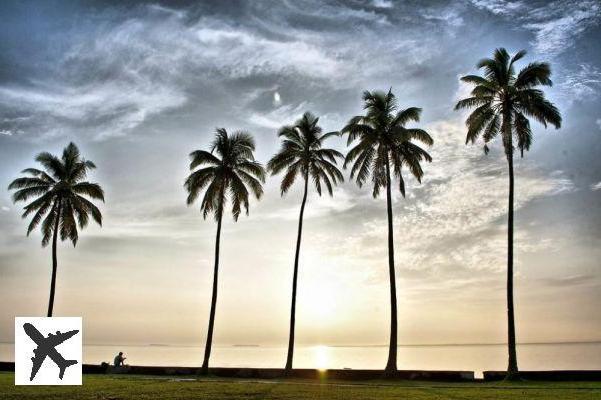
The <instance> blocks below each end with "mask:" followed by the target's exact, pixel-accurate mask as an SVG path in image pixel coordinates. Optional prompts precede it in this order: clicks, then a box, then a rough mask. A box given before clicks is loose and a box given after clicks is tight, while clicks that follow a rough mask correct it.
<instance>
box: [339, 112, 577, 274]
mask: <svg viewBox="0 0 601 400" xmlns="http://www.w3.org/2000/svg"><path fill="white" fill-rule="evenodd" d="M425 129H426V130H427V131H429V132H430V133H431V135H432V136H433V137H434V140H435V146H434V147H432V149H431V150H430V152H431V155H432V157H433V159H434V161H433V162H432V163H431V164H425V165H424V170H425V176H424V180H423V184H422V185H418V184H417V183H416V182H415V180H414V179H412V178H409V177H407V178H406V183H407V184H408V198H407V199H403V198H402V197H401V196H400V195H398V193H397V194H396V198H395V199H394V226H395V241H396V244H397V245H396V262H397V265H399V266H402V267H400V268H402V269H403V270H412V271H418V272H419V274H418V276H420V277H422V278H423V277H424V275H427V276H430V277H436V278H438V279H444V278H445V277H449V276H460V277H461V276H462V275H461V271H465V274H467V275H469V271H471V272H472V273H475V272H478V271H488V272H501V271H503V268H504V265H505V260H506V240H507V238H506V221H505V219H506V215H507V185H508V183H507V171H506V170H507V167H506V161H505V159H504V155H503V152H502V150H501V149H500V148H495V149H494V150H493V151H491V153H490V154H488V155H486V156H485V155H483V154H482V152H481V150H480V148H478V147H475V146H465V145H464V144H463V140H462V139H463V136H464V135H465V132H464V131H465V129H464V127H463V124H462V123H461V122H459V121H455V120H450V121H439V122H435V123H431V124H429V125H428V126H426V127H425ZM516 173H517V174H518V179H519V188H518V190H517V191H516V199H515V209H516V213H518V215H519V210H521V209H522V208H524V207H525V206H526V205H527V204H529V203H530V202H531V201H533V200H535V199H538V198H542V197H547V196H555V195H559V194H563V193H566V192H570V191H573V190H574V185H573V184H572V182H571V181H570V180H569V179H567V178H565V177H564V174H563V173H562V172H561V171H556V172H555V173H553V174H545V173H544V171H543V170H541V169H539V168H538V167H537V166H536V165H535V164H533V163H532V162H529V161H524V160H519V161H518V160H516ZM366 190H367V189H366ZM362 202H363V204H365V203H368V202H367V200H365V199H363V200H362ZM380 206H381V207H384V204H383V203H382V202H380ZM378 215H379V216H377V217H376V216H374V214H373V213H372V212H364V213H363V218H362V221H364V222H362V224H363V225H362V226H363V228H362V229H360V230H359V233H357V235H356V236H355V235H353V236H351V237H347V238H345V239H344V240H343V241H341V243H340V245H339V247H336V248H335V249H334V250H333V252H334V254H338V255H344V257H356V258H357V259H358V260H361V262H364V263H367V264H372V263H374V262H375V261H374V260H377V259H378V258H381V257H385V254H386V251H387V250H386V247H385V246H381V245H376V244H381V243H383V240H384V239H383V238H385V237H386V234H387V227H386V223H385V214H383V213H382V212H380V213H378ZM515 243H516V249H517V251H519V252H520V253H522V254H525V253H536V252H540V251H542V250H547V251H548V250H549V249H552V248H553V246H554V243H553V241H552V240H551V239H550V238H546V239H541V238H540V237H537V236H536V235H535V234H534V233H532V232H530V231H529V230H528V229H521V230H519V231H518V232H516V242H515ZM366 249H368V250H366ZM380 269H381V268H375V267H374V271H379V270H380ZM400 274H401V275H402V274H403V273H400ZM472 278H474V276H472ZM381 279H386V276H385V274H384V273H382V274H376V276H375V277H374V276H371V277H370V280H371V281H372V282H377V281H379V280H381Z"/></svg>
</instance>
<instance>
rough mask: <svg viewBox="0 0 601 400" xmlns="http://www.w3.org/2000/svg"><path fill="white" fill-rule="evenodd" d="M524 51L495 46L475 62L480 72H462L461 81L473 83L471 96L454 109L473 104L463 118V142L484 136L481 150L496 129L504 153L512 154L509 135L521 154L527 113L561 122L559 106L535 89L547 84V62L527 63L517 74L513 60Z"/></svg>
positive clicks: (528, 134) (527, 141)
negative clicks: (492, 50)
mask: <svg viewBox="0 0 601 400" xmlns="http://www.w3.org/2000/svg"><path fill="white" fill-rule="evenodd" d="M525 55H526V51H524V50H522V51H519V52H517V53H516V54H515V55H514V56H513V57H510V56H509V53H507V50H505V49H503V48H501V49H497V50H495V53H494V56H493V58H485V59H483V60H481V61H480V62H479V63H478V68H480V69H483V71H484V76H483V77H482V76H478V75H466V76H464V77H462V78H461V80H462V81H463V82H467V83H471V84H473V85H475V86H474V88H473V89H472V92H471V97H468V98H466V99H463V100H460V101H459V102H458V103H457V105H456V106H455V109H456V110H459V109H464V108H474V107H475V110H474V111H472V113H471V114H470V116H469V117H468V118H467V120H466V125H467V127H468V132H467V137H466V139H465V142H466V144H467V143H469V142H471V143H474V142H475V141H476V139H477V138H478V137H479V136H482V138H483V139H484V143H485V144H484V151H485V152H488V146H487V144H488V143H489V142H490V141H491V140H492V139H494V138H495V137H496V136H497V135H498V134H499V132H501V136H502V139H503V145H504V147H505V152H506V154H507V155H509V154H513V137H515V139H516V140H517V147H518V148H519V149H520V153H521V155H522V156H523V155H524V150H529V149H530V146H531V144H532V131H531V130H530V122H529V120H528V117H531V118H534V119H535V120H537V121H538V122H540V123H541V124H543V125H544V126H545V127H547V124H551V125H554V126H555V127H556V128H559V127H560V126H561V115H560V114H559V110H558V109H557V107H555V106H554V105H553V104H552V103H551V102H549V101H548V100H547V99H545V96H544V93H543V92H542V91H541V90H539V89H537V88H536V87H537V86H539V85H542V86H551V85H552V82H551V79H549V77H550V76H551V68H550V67H549V64H547V63H541V62H533V63H530V64H528V65H527V66H526V67H525V68H524V69H522V70H521V71H520V72H519V73H518V74H517V75H516V74H515V70H514V63H515V62H516V61H518V60H520V59H521V58H523V57H524V56H525Z"/></svg>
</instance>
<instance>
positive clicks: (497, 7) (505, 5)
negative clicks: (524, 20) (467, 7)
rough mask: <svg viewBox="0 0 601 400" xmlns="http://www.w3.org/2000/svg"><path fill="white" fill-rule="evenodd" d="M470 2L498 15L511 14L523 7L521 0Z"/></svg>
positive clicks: (478, 0) (475, 0)
mask: <svg viewBox="0 0 601 400" xmlns="http://www.w3.org/2000/svg"><path fill="white" fill-rule="evenodd" d="M472 4H474V5H475V6H476V7H478V8H480V9H483V10H488V11H490V12H492V13H493V14H499V15H511V14H513V13H515V12H517V11H519V10H521V9H523V8H524V7H525V5H524V3H522V2H521V1H505V0H472Z"/></svg>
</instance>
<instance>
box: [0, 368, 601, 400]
mask: <svg viewBox="0 0 601 400" xmlns="http://www.w3.org/2000/svg"><path fill="white" fill-rule="evenodd" d="M0 399H2V400H13V399H14V400H17V399H19V400H21V399H93V400H110V399H112V400H118V399H341V400H342V399H344V400H354V399H378V400H380V399H416V400H431V399H432V400H433V399H479V400H482V399H512V400H515V399H561V400H570V399H601V382H562V383H546V382H519V383H456V384H453V383H451V384H448V383H432V382H415V381H401V382H379V381H369V382H355V383H353V382H328V383H319V382H316V381H304V380H283V381H281V380H278V381H275V380H262V381H252V380H243V379H212V378H203V379H201V380H187V379H186V380H178V379H177V378H163V377H156V378H155V377H144V376H127V377H126V376H110V375H84V384H83V386H62V387H61V386H37V387H36V386H14V374H12V373H0Z"/></svg>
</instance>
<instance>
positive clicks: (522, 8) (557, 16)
mask: <svg viewBox="0 0 601 400" xmlns="http://www.w3.org/2000/svg"><path fill="white" fill-rule="evenodd" d="M472 4H473V5H474V6H476V7H478V8H480V9H484V10H488V11H490V12H491V13H493V14H496V15H499V16H502V17H505V18H510V19H512V20H514V21H518V22H519V23H521V24H523V26H524V28H526V29H528V30H530V31H532V32H533V34H534V41H533V45H534V48H535V50H536V51H537V52H538V53H540V54H543V55H545V56H554V55H557V54H560V53H562V52H563V51H565V50H566V49H567V48H569V47H571V46H572V45H573V44H574V42H575V41H576V39H577V38H578V37H579V36H580V35H581V34H582V33H583V32H585V31H586V30H587V29H588V28H590V27H592V26H595V25H597V24H598V23H599V20H600V19H601V6H600V5H599V3H598V2H597V1H595V0H588V1H575V0H572V1H559V0H556V1H552V2H549V3H544V4H543V5H542V6H540V7H533V6H532V5H531V3H528V2H522V1H502V0H472Z"/></svg>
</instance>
